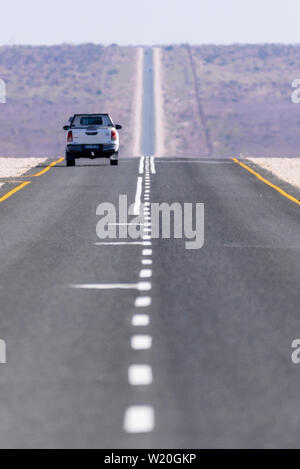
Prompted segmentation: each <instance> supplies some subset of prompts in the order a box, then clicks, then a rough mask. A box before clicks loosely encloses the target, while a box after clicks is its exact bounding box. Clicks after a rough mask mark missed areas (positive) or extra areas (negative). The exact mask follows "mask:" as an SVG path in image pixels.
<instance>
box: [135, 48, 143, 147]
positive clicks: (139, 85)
mask: <svg viewBox="0 0 300 469" xmlns="http://www.w3.org/2000/svg"><path fill="white" fill-rule="evenodd" d="M143 67H144V49H143V48H142V47H139V48H138V49H137V57H136V84H135V99H134V116H135V118H134V121H135V122H134V129H133V139H134V144H133V156H140V155H141V139H142V111H143Z"/></svg>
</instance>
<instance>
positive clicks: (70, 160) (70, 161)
mask: <svg viewBox="0 0 300 469" xmlns="http://www.w3.org/2000/svg"><path fill="white" fill-rule="evenodd" d="M66 161H67V166H68V168H70V167H74V166H76V161H75V158H74V156H73V155H72V154H70V153H67V154H66Z"/></svg>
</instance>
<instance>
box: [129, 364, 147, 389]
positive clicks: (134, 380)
mask: <svg viewBox="0 0 300 469" xmlns="http://www.w3.org/2000/svg"><path fill="white" fill-rule="evenodd" d="M128 381H129V384H130V385H131V386H149V385H150V384H152V383H153V376H152V368H151V366H149V365H131V366H130V367H129V369H128Z"/></svg>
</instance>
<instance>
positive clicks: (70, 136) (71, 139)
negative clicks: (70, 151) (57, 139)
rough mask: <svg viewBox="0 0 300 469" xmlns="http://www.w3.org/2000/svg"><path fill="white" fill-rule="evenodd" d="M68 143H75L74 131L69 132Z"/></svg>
mask: <svg viewBox="0 0 300 469" xmlns="http://www.w3.org/2000/svg"><path fill="white" fill-rule="evenodd" d="M67 141H68V143H71V142H73V132H72V130H69V132H68V137H67Z"/></svg>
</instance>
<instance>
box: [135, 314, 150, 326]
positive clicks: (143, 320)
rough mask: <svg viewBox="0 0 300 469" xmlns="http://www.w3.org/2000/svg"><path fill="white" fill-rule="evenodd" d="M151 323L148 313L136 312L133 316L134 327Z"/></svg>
mask: <svg viewBox="0 0 300 469" xmlns="http://www.w3.org/2000/svg"><path fill="white" fill-rule="evenodd" d="M149 324H150V318H149V316H148V314H135V315H134V316H133V318H132V325H133V326H134V327H146V326H149Z"/></svg>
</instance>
